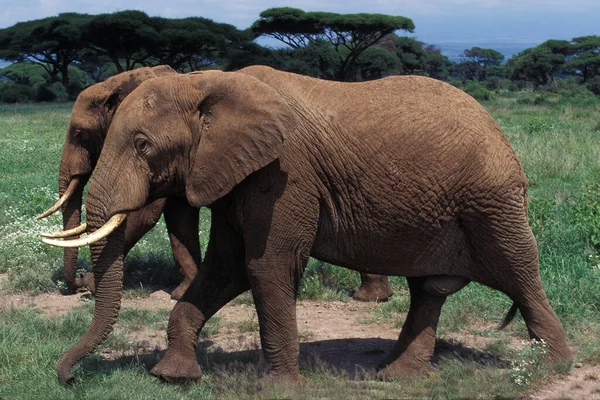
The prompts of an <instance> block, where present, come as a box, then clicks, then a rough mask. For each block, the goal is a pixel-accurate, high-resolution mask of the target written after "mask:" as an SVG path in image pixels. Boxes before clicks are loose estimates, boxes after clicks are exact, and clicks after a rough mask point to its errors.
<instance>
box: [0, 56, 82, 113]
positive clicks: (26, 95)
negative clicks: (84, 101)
mask: <svg viewBox="0 0 600 400" xmlns="http://www.w3.org/2000/svg"><path fill="white" fill-rule="evenodd" d="M0 76H2V77H4V78H5V79H8V80H10V81H12V82H14V83H15V84H16V86H15V85H13V87H12V88H11V87H10V86H11V85H10V84H9V85H8V89H7V92H6V93H3V94H2V95H0V102H4V103H15V102H18V103H23V102H28V101H34V100H35V101H38V102H44V101H45V102H47V101H66V100H69V99H75V98H76V97H77V95H78V94H79V92H81V91H82V90H83V89H84V88H85V87H86V86H87V85H88V77H87V75H86V73H85V72H83V71H82V70H80V69H79V68H77V67H76V66H73V65H70V66H69V76H70V78H69V85H68V86H65V85H63V84H62V83H61V82H57V81H54V82H53V81H51V79H50V76H49V75H48V73H47V72H46V69H45V68H44V67H42V66H41V65H39V64H34V63H31V62H27V61H26V62H22V63H14V64H12V65H10V66H8V67H6V68H3V69H2V70H0ZM25 86H26V87H27V90H25V89H24V87H25ZM14 87H17V88H18V89H17V90H15V89H14ZM16 93H19V95H18V96H17V95H16ZM15 98H17V100H15Z"/></svg>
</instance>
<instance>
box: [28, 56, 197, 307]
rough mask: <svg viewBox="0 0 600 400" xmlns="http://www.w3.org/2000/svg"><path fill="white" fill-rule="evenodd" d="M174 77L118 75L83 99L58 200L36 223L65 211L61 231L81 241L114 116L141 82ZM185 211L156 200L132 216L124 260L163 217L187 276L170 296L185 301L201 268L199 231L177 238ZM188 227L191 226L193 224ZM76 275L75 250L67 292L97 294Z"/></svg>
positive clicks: (67, 268)
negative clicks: (85, 206) (86, 196)
mask: <svg viewBox="0 0 600 400" xmlns="http://www.w3.org/2000/svg"><path fill="white" fill-rule="evenodd" d="M172 74H176V72H175V70H173V69H172V68H171V67H169V66H167V65H160V66H157V67H152V68H149V67H146V68H139V69H136V70H133V71H128V72H123V73H120V74H118V75H115V76H113V77H111V78H109V79H107V80H106V81H104V82H101V83H97V84H95V85H92V86H90V87H89V88H87V89H85V90H84V91H83V92H81V93H80V95H79V96H78V97H77V100H76V101H75V104H74V105H73V110H72V113H71V118H70V121H69V127H68V129H67V135H66V138H65V143H64V146H63V152H62V157H61V160H60V167H59V175H58V189H59V195H60V199H59V200H58V201H57V202H56V203H55V204H54V205H53V206H52V207H50V208H49V209H48V210H47V211H45V212H44V213H42V214H40V215H39V216H38V219H39V218H45V217H47V216H49V215H51V214H53V213H54V212H56V211H58V210H59V209H60V208H62V212H63V227H64V229H65V231H66V232H71V233H67V234H68V235H78V234H80V233H82V232H83V229H78V227H79V224H80V222H81V205H82V194H83V189H84V187H85V185H86V183H87V182H88V180H89V178H90V176H91V174H92V171H93V170H94V168H95V166H96V163H97V162H98V158H99V157H100V151H101V150H102V147H103V145H104V140H105V138H106V135H107V133H108V128H109V126H110V124H111V121H112V118H113V116H114V115H115V112H116V110H117V109H118V108H119V105H120V104H121V103H122V102H123V100H124V99H125V98H126V97H127V96H128V95H129V93H131V92H132V91H133V90H134V89H135V88H137V87H138V86H139V85H140V84H141V83H142V82H144V81H146V80H148V79H152V78H156V77H159V76H165V75H172ZM185 207H189V206H188V205H186V204H185V203H184V202H182V199H181V198H172V199H169V200H167V199H157V200H156V201H154V202H152V203H150V204H148V205H147V206H145V207H143V208H141V209H140V210H138V211H136V212H134V213H132V214H131V215H130V216H129V218H128V220H127V226H126V230H125V245H124V254H125V255H126V254H127V253H128V252H129V250H130V249H131V248H132V247H133V246H134V245H135V244H136V243H137V242H138V241H139V240H140V239H141V238H142V236H144V235H145V234H146V233H147V232H148V231H149V230H150V229H151V228H152V227H154V225H156V223H157V222H158V220H159V218H160V216H161V214H162V213H163V211H164V215H165V220H166V222H167V228H168V230H169V237H170V239H171V244H172V249H173V257H174V259H175V261H176V264H177V266H178V268H179V271H180V273H181V274H182V276H183V281H182V283H181V284H180V285H179V286H178V287H177V288H176V289H175V290H174V291H173V292H172V297H173V298H174V299H179V298H181V295H182V294H183V293H184V292H185V290H186V289H187V287H188V286H189V284H190V282H191V280H192V279H193V277H194V276H195V275H196V271H197V267H196V265H197V264H196V263H197V262H199V257H200V249H199V244H198V245H196V244H194V240H196V239H197V232H196V228H197V226H194V228H193V229H192V231H194V232H196V233H195V234H194V233H192V235H191V236H184V235H181V234H178V229H179V228H180V226H181V224H180V223H179V222H178V221H179V220H180V218H179V214H178V213H179V212H181V211H180V210H181V209H182V208H185ZM189 223H190V224H193V223H192V222H191V221H190V222H189ZM188 230H190V229H188ZM49 236H53V235H49ZM182 240H185V241H186V243H185V245H182V244H181V241H182ZM195 259H196V260H197V261H195ZM76 270H77V249H75V248H66V249H65V250H64V267H63V275H64V279H65V282H66V283H67V286H68V287H69V289H71V290H75V289H78V288H80V287H84V286H85V287H87V288H89V289H90V290H91V291H92V292H94V291H95V285H94V278H93V275H92V274H90V273H84V274H83V275H82V277H81V278H79V277H77V276H76Z"/></svg>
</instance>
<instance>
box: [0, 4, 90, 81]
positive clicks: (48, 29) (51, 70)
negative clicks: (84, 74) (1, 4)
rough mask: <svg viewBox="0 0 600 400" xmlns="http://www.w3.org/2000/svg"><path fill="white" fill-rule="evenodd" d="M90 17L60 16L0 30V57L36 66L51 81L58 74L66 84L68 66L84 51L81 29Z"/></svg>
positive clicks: (75, 14) (79, 15)
mask: <svg viewBox="0 0 600 400" xmlns="http://www.w3.org/2000/svg"><path fill="white" fill-rule="evenodd" d="M89 18H90V17H89V16H88V15H86V14H77V13H63V14H59V15H58V16H57V17H49V18H43V19H39V20H33V21H27V22H19V23H17V24H15V25H13V26H11V27H8V28H5V29H0V58H3V59H6V60H9V61H13V62H23V61H29V62H31V63H34V64H38V65H40V66H42V67H43V68H44V69H45V70H46V72H47V73H48V75H49V76H50V81H51V82H54V81H56V80H58V75H59V74H60V75H61V82H62V83H63V84H64V85H68V84H69V69H68V66H69V65H70V64H71V63H72V62H73V61H75V60H76V59H77V54H78V52H79V51H80V50H82V49H83V48H84V41H83V37H82V29H81V26H82V25H83V24H84V23H86V22H87V21H88V19H89Z"/></svg>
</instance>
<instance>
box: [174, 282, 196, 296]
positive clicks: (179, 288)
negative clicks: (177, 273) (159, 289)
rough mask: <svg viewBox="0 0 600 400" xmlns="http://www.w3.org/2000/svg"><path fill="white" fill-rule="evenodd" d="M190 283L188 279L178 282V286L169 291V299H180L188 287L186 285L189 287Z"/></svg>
mask: <svg viewBox="0 0 600 400" xmlns="http://www.w3.org/2000/svg"><path fill="white" fill-rule="evenodd" d="M190 283H191V282H189V281H183V282H181V283H180V284H179V286H177V287H176V288H175V289H174V290H173V292H171V299H173V300H181V297H183V294H184V293H185V292H186V290H187V289H188V287H190Z"/></svg>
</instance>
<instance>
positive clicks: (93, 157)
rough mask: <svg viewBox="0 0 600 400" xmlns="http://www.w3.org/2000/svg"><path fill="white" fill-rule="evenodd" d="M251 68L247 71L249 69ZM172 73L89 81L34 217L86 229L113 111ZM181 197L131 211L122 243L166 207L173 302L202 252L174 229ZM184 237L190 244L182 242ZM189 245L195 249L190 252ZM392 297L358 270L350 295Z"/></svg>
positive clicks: (71, 268) (70, 258)
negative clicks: (176, 274)
mask: <svg viewBox="0 0 600 400" xmlns="http://www.w3.org/2000/svg"><path fill="white" fill-rule="evenodd" d="M249 72H250V73H251V70H250V71H249ZM176 73H177V72H176V71H175V70H173V69H172V68H171V67H169V66H168V65H159V66H156V67H151V68H149V67H145V68H139V69H136V70H133V71H127V72H123V73H120V74H117V75H115V76H113V77H111V78H109V79H107V80H106V81H104V82H101V83H98V84H95V85H92V86H90V87H89V88H87V89H85V90H84V91H83V92H82V93H81V94H80V95H79V96H78V97H77V100H76V101H75V104H74V105H73V111H72V113H71V118H70V121H69V127H68V130H67V135H66V138H65V144H64V146H63V152H62V157H61V160H60V166H59V176H58V189H59V195H60V198H59V200H58V201H57V202H56V203H55V204H54V205H53V206H52V207H50V208H49V209H48V210H46V211H45V212H43V213H42V214H40V215H39V216H38V219H39V218H45V217H47V216H49V215H51V214H53V213H54V212H56V211H58V210H59V209H60V208H62V210H63V229H64V230H65V231H66V232H71V233H69V235H77V234H80V233H82V232H83V231H84V229H83V226H82V228H79V229H78V227H79V226H80V222H81V204H82V194H83V189H84V187H85V185H86V183H87V182H88V180H89V178H90V176H91V174H92V171H93V169H94V167H95V166H96V163H97V162H98V157H100V151H101V149H102V147H103V145H104V140H105V138H106V134H107V132H108V128H109V126H110V124H111V121H112V118H113V116H114V114H115V111H116V110H117V109H118V107H119V105H120V104H121V102H122V101H123V100H124V99H125V97H127V95H129V93H131V92H132V91H133V90H134V89H135V88H137V87H138V86H139V85H140V84H141V83H142V82H144V81H145V80H148V79H151V78H156V77H158V76H165V75H172V74H176ZM181 200H182V199H178V198H172V199H169V200H168V201H167V200H166V199H157V200H156V201H154V202H153V203H152V204H150V205H148V206H146V207H144V208H142V209H140V210H139V211H137V212H135V213H132V214H131V215H130V216H129V218H128V219H127V227H126V231H125V245H124V252H125V255H127V253H128V252H129V250H131V248H132V247H133V246H134V245H135V244H136V243H137V242H138V241H139V240H140V239H141V238H142V237H143V236H144V235H145V234H146V233H147V232H148V231H149V230H150V229H152V227H154V226H155V225H156V223H157V222H158V219H159V218H160V215H161V214H162V213H163V211H164V215H165V220H166V223H167V229H168V231H169V238H170V240H171V245H172V250H173V257H174V259H175V262H176V264H177V266H178V269H179V271H180V273H181V275H182V276H183V278H184V279H183V281H182V283H181V284H180V285H179V286H178V287H177V288H176V289H175V290H173V292H172V294H171V297H172V298H173V299H176V300H178V299H179V298H181V295H182V294H183V293H184V292H185V290H186V289H187V287H188V286H189V283H190V282H191V279H192V278H193V277H194V275H195V274H196V271H197V268H196V262H194V258H198V257H199V251H200V250H199V248H198V247H197V246H195V245H193V244H192V241H193V240H194V239H195V237H197V234H196V229H195V228H193V229H192V230H193V232H189V235H182V234H179V233H178V232H177V229H179V228H184V226H180V225H179V224H178V222H177V221H178V220H181V218H180V213H181V212H183V211H182V208H185V207H188V206H187V205H186V204H185V203H184V202H182V201H181ZM191 212H193V211H191ZM190 224H191V222H190ZM185 228H187V225H186V226H185ZM49 236H52V235H49ZM61 236H64V234H63V235H61ZM182 240H185V241H186V242H188V243H186V245H181V243H180V242H181V241H182ZM187 249H191V250H193V251H191V252H189V251H187ZM63 261H64V267H63V276H64V279H65V282H66V283H67V286H68V287H69V289H71V290H76V289H79V288H81V287H87V288H89V289H90V290H91V291H92V292H94V291H95V285H94V279H93V274H91V273H84V274H82V277H81V278H78V277H77V276H76V270H77V249H75V248H67V249H65V250H64V258H63ZM391 295H392V289H391V287H390V284H389V282H388V278H387V277H386V276H380V275H372V274H365V273H361V285H360V287H359V288H358V290H357V291H356V292H355V293H354V296H353V297H354V298H355V299H357V300H361V301H384V300H387V299H388V298H389V297H390V296H391Z"/></svg>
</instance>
